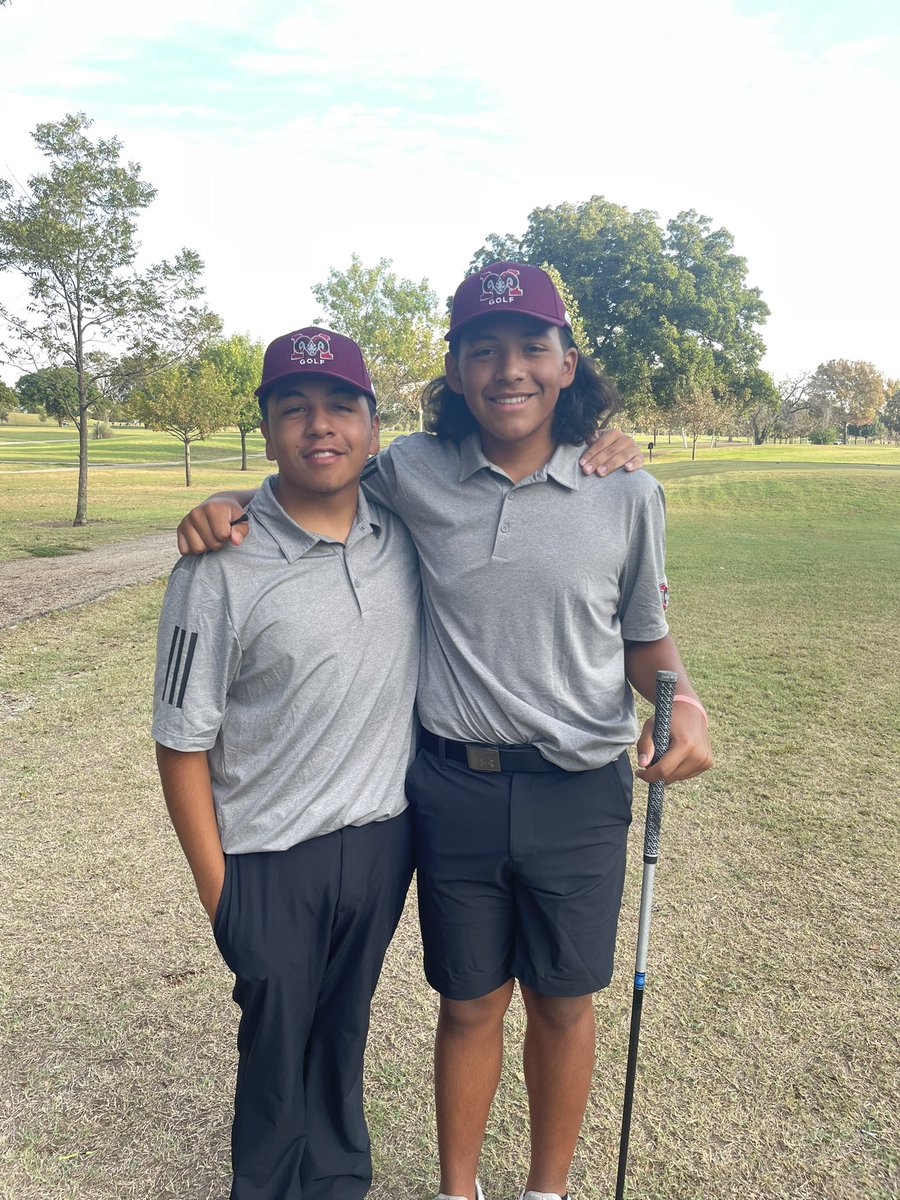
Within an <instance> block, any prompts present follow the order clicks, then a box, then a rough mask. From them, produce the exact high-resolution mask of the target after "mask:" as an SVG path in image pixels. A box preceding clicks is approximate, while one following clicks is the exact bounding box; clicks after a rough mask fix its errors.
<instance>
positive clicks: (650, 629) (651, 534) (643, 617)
mask: <svg viewBox="0 0 900 1200" xmlns="http://www.w3.org/2000/svg"><path fill="white" fill-rule="evenodd" d="M668 603H669V585H668V582H667V580H666V504H665V497H664V495H663V490H662V488H661V487H656V488H655V489H654V491H653V492H652V493H651V495H650V496H649V497H648V499H647V502H646V504H645V505H644V507H643V509H642V510H641V512H640V513H639V515H638V517H637V520H636V521H635V525H634V529H633V530H632V533H631V539H630V541H629V544H628V554H627V557H626V560H625V567H624V570H623V572H622V578H621V581H620V586H619V620H620V622H621V628H622V637H623V638H624V639H625V640H626V641H628V642H655V641H657V640H658V639H659V638H662V637H665V636H666V634H667V633H668V632H669V626H668V622H667V621H666V608H667V607H668Z"/></svg>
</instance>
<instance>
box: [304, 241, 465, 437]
mask: <svg viewBox="0 0 900 1200" xmlns="http://www.w3.org/2000/svg"><path fill="white" fill-rule="evenodd" d="M390 266H391V260H390V259H388V258H382V259H379V261H378V262H377V263H376V264H375V266H374V267H364V266H363V264H362V260H361V259H360V258H359V256H358V255H356V254H354V255H353V256H352V260H351V263H350V266H349V268H348V269H347V270H346V271H337V270H335V269H332V270H331V271H329V273H328V278H327V279H326V280H325V281H324V283H317V284H316V285H315V287H313V289H312V293H313V295H314V296H315V298H316V299H317V300H318V301H319V303H320V304H321V305H322V306H323V307H324V309H325V312H326V314H327V316H326V319H324V320H323V319H322V318H317V319H316V323H317V324H319V323H323V324H325V325H328V326H330V327H331V328H333V329H334V330H335V331H336V332H337V333H343V334H345V335H346V336H347V337H352V338H353V340H354V341H356V342H358V343H359V345H360V346H361V347H362V352H363V354H364V355H365V359H366V362H367V364H368V367H369V374H370V375H371V378H372V387H373V388H374V391H375V396H376V399H377V401H378V407H379V408H380V409H381V411H382V413H383V417H382V420H383V421H386V423H387V424H390V425H394V426H398V427H400V428H408V427H409V426H410V425H411V424H416V425H418V427H419V428H421V421H422V418H421V411H420V409H419V393H420V392H421V390H422V387H423V386H424V385H425V384H426V383H427V382H428V381H429V380H430V379H434V378H435V377H436V376H437V375H441V374H442V373H443V370H444V350H445V349H446V346H445V344H444V341H443V336H442V330H443V317H442V315H441V313H440V310H439V307H438V299H437V296H436V295H435V293H434V292H433V291H432V290H431V288H430V287H429V286H428V280H427V279H423V280H421V281H420V282H419V283H415V282H414V281H413V280H411V279H399V278H398V277H397V276H396V275H395V274H394V272H393V271H391V270H390Z"/></svg>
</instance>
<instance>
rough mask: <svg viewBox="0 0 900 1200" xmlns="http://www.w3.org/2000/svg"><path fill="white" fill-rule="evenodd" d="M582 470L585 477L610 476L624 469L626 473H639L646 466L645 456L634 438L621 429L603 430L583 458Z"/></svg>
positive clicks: (595, 436)
mask: <svg viewBox="0 0 900 1200" xmlns="http://www.w3.org/2000/svg"><path fill="white" fill-rule="evenodd" d="M580 465H581V469H582V471H583V472H584V473H585V475H592V474H595V473H596V474H597V475H608V474H609V473H610V472H611V471H618V469H619V467H624V468H625V470H626V471H639V470H640V468H641V467H642V466H643V465H644V456H643V454H642V453H641V452H640V450H639V449H638V444H637V442H636V441H635V440H634V438H633V437H630V436H629V435H628V434H627V433H623V432H622V431H621V429H603V430H599V431H598V432H597V433H596V434H595V435H594V440H593V441H592V442H591V444H590V445H589V446H588V448H587V449H586V450H585V452H584V454H583V455H582V456H581V464H580Z"/></svg>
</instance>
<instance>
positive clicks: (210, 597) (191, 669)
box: [153, 558, 241, 751]
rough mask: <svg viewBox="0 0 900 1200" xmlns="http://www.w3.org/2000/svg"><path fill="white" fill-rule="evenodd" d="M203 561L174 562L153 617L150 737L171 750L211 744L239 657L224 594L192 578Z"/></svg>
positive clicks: (195, 748) (219, 724) (195, 747)
mask: <svg viewBox="0 0 900 1200" xmlns="http://www.w3.org/2000/svg"><path fill="white" fill-rule="evenodd" d="M203 562H204V559H202V558H201V559H193V560H191V559H187V558H185V559H182V560H181V562H180V563H178V564H177V565H176V567H175V569H174V570H173V572H172V575H171V577H170V578H169V586H168V588H167V589H166V596H165V600H164V601H163V606H162V612H161V613H160V618H159V630H158V633H157V639H156V672H155V679H154V688H153V737H154V738H155V739H156V741H158V742H161V743H162V744H163V745H164V746H168V747H170V748H171V749H172V750H185V751H191V750H209V749H210V748H211V747H212V746H213V745H214V744H215V741H216V737H217V735H218V732H219V728H220V726H221V724H222V718H223V716H224V713H225V698H226V696H227V694H228V688H229V686H230V684H231V681H232V680H233V679H234V677H235V675H236V673H237V670H238V667H239V665H240V659H241V647H240V643H239V641H238V637H237V634H236V633H235V630H234V627H233V625H232V623H231V620H230V619H229V615H228V608H227V604H226V602H225V600H224V598H223V597H222V596H220V595H218V594H217V593H216V591H215V589H213V588H211V587H210V586H208V585H207V584H206V583H205V582H204V581H203V580H202V579H200V578H198V568H202V565H203Z"/></svg>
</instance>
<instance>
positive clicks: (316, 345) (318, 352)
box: [291, 332, 334, 365]
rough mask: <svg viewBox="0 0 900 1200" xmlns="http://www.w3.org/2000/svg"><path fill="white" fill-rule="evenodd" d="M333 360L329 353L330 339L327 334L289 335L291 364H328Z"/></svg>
mask: <svg viewBox="0 0 900 1200" xmlns="http://www.w3.org/2000/svg"><path fill="white" fill-rule="evenodd" d="M333 358H334V355H333V354H332V353H331V338H330V337H329V336H328V334H327V333H316V334H313V335H310V334H308V333H302V332H301V333H293V334H291V362H302V363H306V364H308V365H311V364H314V363H323V362H329V361H330V360H331V359H333Z"/></svg>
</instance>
